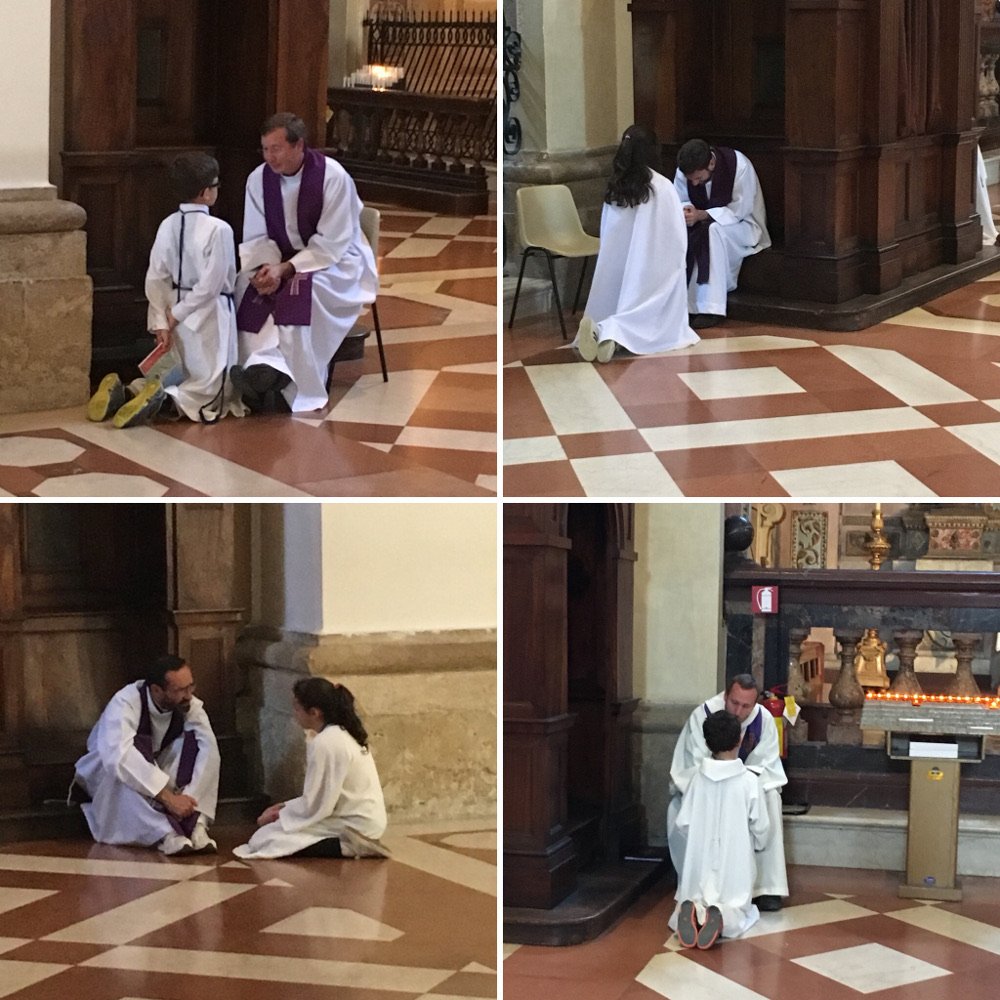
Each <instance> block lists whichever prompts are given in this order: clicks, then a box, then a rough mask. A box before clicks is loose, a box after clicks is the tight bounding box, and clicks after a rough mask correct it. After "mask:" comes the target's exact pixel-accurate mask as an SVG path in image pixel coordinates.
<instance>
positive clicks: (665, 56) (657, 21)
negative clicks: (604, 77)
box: [628, 0, 683, 142]
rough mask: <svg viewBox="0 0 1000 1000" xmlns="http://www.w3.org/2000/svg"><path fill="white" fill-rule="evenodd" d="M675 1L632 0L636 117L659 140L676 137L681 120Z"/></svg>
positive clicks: (679, 56)
mask: <svg viewBox="0 0 1000 1000" xmlns="http://www.w3.org/2000/svg"><path fill="white" fill-rule="evenodd" d="M677 7H678V3H677V0H632V2H631V3H630V4H629V8H628V9H629V11H630V12H631V14H632V88H633V95H634V98H633V99H634V101H635V120H636V121H637V122H639V123H640V124H642V125H645V126H647V127H648V128H652V129H653V131H654V132H655V133H656V135H657V136H658V137H659V139H660V141H661V142H667V141H670V140H672V139H673V138H675V137H676V136H677V135H678V133H679V132H680V122H681V121H682V120H683V110H682V104H681V102H682V96H681V95H682V88H681V86H680V73H681V67H682V64H683V51H682V49H681V47H680V44H679V37H678V23H677V18H678V11H677Z"/></svg>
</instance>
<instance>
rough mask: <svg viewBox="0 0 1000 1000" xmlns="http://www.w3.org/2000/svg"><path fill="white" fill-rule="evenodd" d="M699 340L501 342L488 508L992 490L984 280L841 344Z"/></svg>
mask: <svg viewBox="0 0 1000 1000" xmlns="http://www.w3.org/2000/svg"><path fill="white" fill-rule="evenodd" d="M573 326H574V328H575V321H574V324H573ZM702 334H703V337H702V340H701V342H700V343H699V344H696V345H695V346H693V347H690V348H687V349H685V350H682V351H677V352H672V353H666V354H660V355H652V356H648V357H633V356H630V355H626V356H624V357H616V358H615V359H613V360H612V361H611V362H610V363H608V364H605V365H600V364H588V363H586V362H582V361H580V360H579V359H578V356H577V354H576V352H575V351H573V350H572V349H571V348H567V347H564V346H563V341H562V339H561V337H560V333H559V326H558V322H557V321H556V319H555V317H554V315H553V316H546V317H539V318H535V319H533V320H525V321H524V322H523V323H522V322H521V321H518V323H517V324H516V326H515V328H514V330H513V331H505V350H504V355H505V356H504V364H505V368H504V373H503V374H504V390H503V391H504V404H505V405H504V438H505V441H504V448H503V461H504V494H505V496H508V497H522V496H591V497H605V496H606V497H615V496H642V497H681V496H688V497H734V496H758V497H766V496H774V497H783V496H794V497H798V498H804V497H844V496H861V495H864V496H868V495H871V493H872V490H873V488H875V487H877V491H879V492H881V493H883V494H885V495H886V496H890V495H891V496H907V497H939V496H940V497H943V496H947V497H966V496H969V497H979V496H997V495H1000V277H990V278H987V279H983V280H981V281H978V282H974V283H972V284H969V285H967V286H965V287H964V288H960V289H958V290H957V291H954V292H951V293H949V294H947V295H944V296H942V297H940V298H938V299H936V300H935V301H933V302H930V303H928V304H927V305H926V306H924V307H921V308H916V309H911V310H910V311H908V312H905V313H903V314H901V315H899V316H896V317H894V318H893V319H891V320H889V321H887V322H884V323H880V324H878V325H876V326H873V327H871V328H870V329H867V330H863V331H860V332H856V333H824V332H818V331H815V330H803V329H793V328H788V327H778V326H765V325H761V324H755V323H747V322H740V321H737V320H729V321H728V322H727V323H726V324H724V325H723V326H720V327H716V328H712V329H708V330H704V331H702Z"/></svg>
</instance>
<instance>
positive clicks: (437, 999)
mask: <svg viewBox="0 0 1000 1000" xmlns="http://www.w3.org/2000/svg"><path fill="white" fill-rule="evenodd" d="M493 995H494V996H496V994H495V993H494V994H493ZM417 1000H483V998H482V996H478V997H470V996H466V995H464V994H461V995H460V994H458V993H423V994H421V995H420V996H419V997H417Z"/></svg>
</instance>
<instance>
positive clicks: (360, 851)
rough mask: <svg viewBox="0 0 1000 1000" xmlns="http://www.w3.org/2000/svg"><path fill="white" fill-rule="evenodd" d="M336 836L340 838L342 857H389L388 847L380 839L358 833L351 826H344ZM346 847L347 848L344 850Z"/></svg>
mask: <svg viewBox="0 0 1000 1000" xmlns="http://www.w3.org/2000/svg"><path fill="white" fill-rule="evenodd" d="M337 836H338V837H339V838H340V849H341V851H343V854H344V857H355V858H388V857H391V854H390V852H389V848H388V847H385V846H384V845H383V844H382V843H381V841H378V840H372V839H371V837H366V836H365V835H364V834H363V833H359V832H358V831H357V830H355V829H354V828H353V827H350V826H346V827H344V829H343V830H341V831H340V833H339V834H337ZM344 848H347V850H344Z"/></svg>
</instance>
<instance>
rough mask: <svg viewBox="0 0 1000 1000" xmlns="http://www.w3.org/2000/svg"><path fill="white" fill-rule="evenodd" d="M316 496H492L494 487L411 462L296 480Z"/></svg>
mask: <svg viewBox="0 0 1000 1000" xmlns="http://www.w3.org/2000/svg"><path fill="white" fill-rule="evenodd" d="M296 485H297V486H298V488H299V489H300V490H303V491H304V492H306V493H311V494H312V495H313V496H316V497H435V496H437V497H469V496H474V497H491V496H494V495H495V494H494V493H493V492H492V491H491V490H485V489H481V488H480V487H478V486H475V485H474V484H473V483H469V482H466V481H465V480H463V479H459V478H457V477H456V476H449V475H447V474H446V473H444V472H439V471H438V470H436V469H428V468H422V467H418V466H408V467H406V468H403V469H394V470H387V471H384V472H370V473H365V474H363V475H352V476H341V477H339V478H337V479H318V480H311V481H309V482H302V483H297V484H296Z"/></svg>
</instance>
